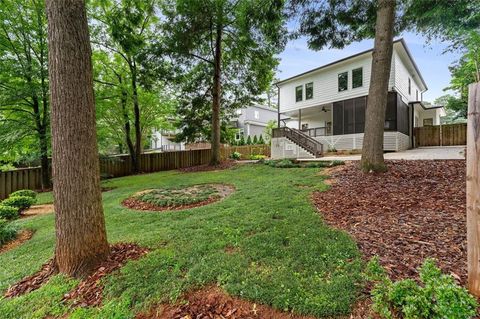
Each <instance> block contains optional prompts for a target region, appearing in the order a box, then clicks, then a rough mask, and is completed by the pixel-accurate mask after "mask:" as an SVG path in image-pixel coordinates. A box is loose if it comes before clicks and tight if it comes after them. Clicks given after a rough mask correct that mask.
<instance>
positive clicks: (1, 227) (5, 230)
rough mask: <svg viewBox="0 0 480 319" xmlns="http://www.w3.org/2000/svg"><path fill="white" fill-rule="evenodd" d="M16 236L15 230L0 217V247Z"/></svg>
mask: <svg viewBox="0 0 480 319" xmlns="http://www.w3.org/2000/svg"><path fill="white" fill-rule="evenodd" d="M16 235H17V230H16V228H15V227H13V226H12V224H10V223H9V222H7V220H6V219H3V218H1V217H0V246H2V245H3V244H5V243H6V242H8V241H10V240H12V239H13V238H15V236H16Z"/></svg>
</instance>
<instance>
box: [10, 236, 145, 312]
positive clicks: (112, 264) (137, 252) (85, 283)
mask: <svg viewBox="0 0 480 319" xmlns="http://www.w3.org/2000/svg"><path fill="white" fill-rule="evenodd" d="M147 252H148V249H146V248H143V247H140V246H138V245H137V244H131V243H118V244H115V245H112V246H111V252H110V255H109V257H108V258H107V260H106V261H104V262H102V263H101V264H100V265H99V266H98V267H97V268H96V270H95V271H94V272H93V273H92V274H91V275H90V276H88V277H87V278H85V279H83V280H82V281H81V282H80V283H79V284H78V286H77V287H76V288H75V289H74V290H72V291H70V292H69V293H68V294H66V295H65V296H64V297H63V301H70V302H72V306H73V307H77V306H81V307H86V306H98V305H100V304H101V303H102V292H103V285H102V283H101V279H102V278H103V277H105V276H106V275H108V274H110V273H112V272H114V271H115V270H117V269H119V268H121V267H122V266H123V265H125V264H126V262H127V261H129V260H137V259H139V258H140V257H142V256H143V255H145V254H146V253H147ZM55 273H56V270H55V267H54V264H53V260H50V261H48V262H47V263H46V264H44V265H43V266H42V268H41V269H40V271H38V272H37V273H36V274H33V275H31V276H28V277H26V278H24V279H22V280H21V281H20V282H18V283H16V284H15V285H13V286H11V287H10V288H8V290H7V292H6V293H5V295H4V297H6V298H12V297H16V296H20V295H23V294H25V293H28V292H30V291H33V290H36V289H38V288H40V287H41V286H42V285H43V284H45V283H46V282H48V280H49V279H50V277H51V276H52V275H54V274H55Z"/></svg>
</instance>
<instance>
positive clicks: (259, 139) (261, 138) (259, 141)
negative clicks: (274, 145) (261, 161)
mask: <svg viewBox="0 0 480 319" xmlns="http://www.w3.org/2000/svg"><path fill="white" fill-rule="evenodd" d="M258 144H265V140H264V139H263V136H262V134H260V137H259V138H258Z"/></svg>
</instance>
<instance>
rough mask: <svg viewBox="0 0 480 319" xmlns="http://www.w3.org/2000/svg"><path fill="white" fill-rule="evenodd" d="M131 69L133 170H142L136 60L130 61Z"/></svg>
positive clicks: (136, 171)
mask: <svg viewBox="0 0 480 319" xmlns="http://www.w3.org/2000/svg"><path fill="white" fill-rule="evenodd" d="M130 71H131V73H132V91H133V113H134V116H135V119H134V122H135V163H132V164H133V172H134V173H138V172H140V156H141V154H142V127H141V124H140V123H141V121H140V105H139V104H138V89H137V66H136V64H135V61H133V62H131V63H130Z"/></svg>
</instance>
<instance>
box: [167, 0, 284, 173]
mask: <svg viewBox="0 0 480 319" xmlns="http://www.w3.org/2000/svg"><path fill="white" fill-rule="evenodd" d="M162 14H163V15H164V16H165V17H166V22H165V25H164V32H165V34H164V36H165V38H166V39H167V40H166V43H165V46H166V47H167V48H169V49H170V51H171V52H172V54H173V55H174V56H175V57H176V58H177V60H178V61H179V63H181V64H183V65H185V69H186V70H185V73H186V74H187V76H188V77H191V78H195V79H197V83H195V85H196V86H197V87H196V88H193V89H192V87H190V90H187V92H189V93H190V94H189V97H190V101H185V104H186V106H185V107H184V108H183V110H184V111H185V113H184V114H182V115H183V117H184V118H187V117H188V116H189V115H192V113H194V114H195V113H198V112H199V113H201V114H203V115H204V116H203V117H201V118H200V117H199V116H195V120H192V121H190V120H187V121H186V122H185V123H184V124H185V126H184V127H183V129H185V130H189V131H191V133H194V132H195V131H196V130H195V127H197V128H199V127H201V126H202V125H204V123H205V121H206V120H207V119H208V120H209V121H210V123H211V124H210V126H211V129H210V132H208V133H210V138H209V139H210V142H211V144H212V150H213V152H212V158H211V161H210V163H211V164H212V165H215V164H218V163H219V162H220V143H221V127H222V112H223V111H224V110H226V109H227V108H229V106H231V105H232V104H236V105H239V104H243V105H245V104H248V103H249V102H250V100H251V99H252V97H254V96H259V95H260V93H262V92H264V91H265V90H266V89H267V87H268V85H269V83H270V82H271V80H272V78H273V75H274V69H275V67H276V66H277V64H278V61H277V58H276V57H275V54H276V53H279V52H281V50H282V48H283V46H284V44H285V35H286V32H285V28H284V17H285V16H284V14H283V1H282V0H265V1H256V0H235V1H234V0H205V1H197V0H166V1H165V3H164V5H163V6H162ZM187 86H188V85H187ZM207 105H211V109H210V111H209V112H207V111H206V110H205V108H206V106H207ZM189 108H190V109H192V110H195V111H189V110H188V109H189ZM232 109H233V107H232ZM210 113H211V114H210ZM190 123H193V124H194V125H191V124H190ZM203 133H207V130H204V132H203Z"/></svg>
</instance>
